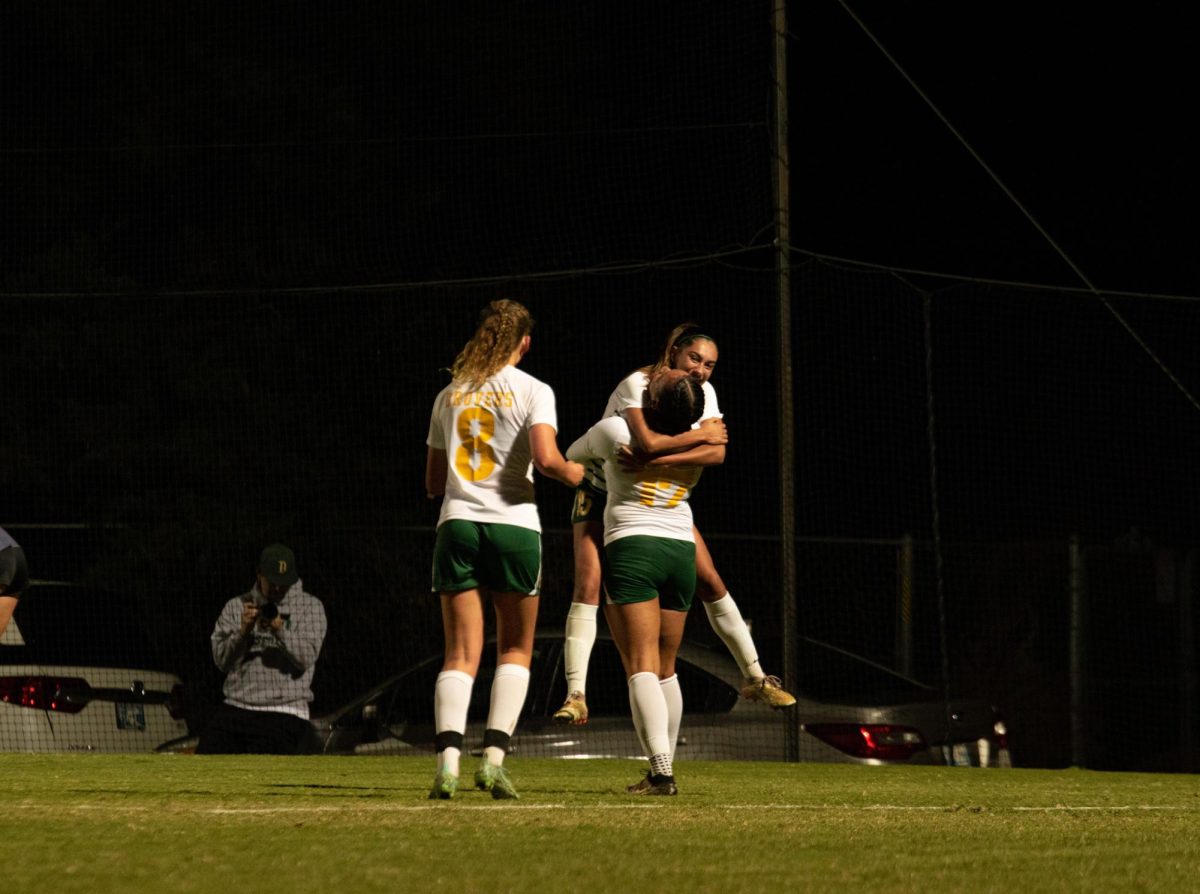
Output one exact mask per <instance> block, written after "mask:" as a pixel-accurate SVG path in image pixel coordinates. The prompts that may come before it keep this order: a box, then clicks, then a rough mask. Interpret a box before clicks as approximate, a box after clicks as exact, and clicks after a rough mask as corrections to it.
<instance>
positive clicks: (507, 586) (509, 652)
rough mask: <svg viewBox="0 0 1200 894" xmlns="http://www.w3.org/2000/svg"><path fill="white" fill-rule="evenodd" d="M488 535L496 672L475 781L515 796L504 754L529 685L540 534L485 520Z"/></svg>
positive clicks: (499, 795)
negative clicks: (506, 768)
mask: <svg viewBox="0 0 1200 894" xmlns="http://www.w3.org/2000/svg"><path fill="white" fill-rule="evenodd" d="M486 539H487V542H486V544H485V548H484V551H483V552H484V557H483V561H484V565H485V568H486V574H487V580H488V583H489V584H490V585H492V586H494V587H495V589H494V590H493V592H492V606H493V608H494V610H495V613H496V675H495V677H494V678H493V679H492V691H491V693H490V698H491V700H490V704H489V709H488V717H487V726H486V728H485V729H484V733H483V760H482V761H480V764H479V769H478V770H477V771H476V773H475V785H476V787H477V788H481V789H483V790H485V791H490V792H491V793H492V797H493V798H497V799H500V798H516V797H518V795H517V792H516V789H515V788H513V784H512V781H511V780H510V779H509V777H508V773H507V771H506V770H505V769H504V756H505V754H507V753H508V747H509V742H510V741H511V740H512V734H513V731H514V730H515V729H516V728H517V720H518V719H519V718H520V716H521V708H522V707H523V706H524V704H525V696H526V694H527V693H528V691H529V665H530V663H531V661H532V660H533V639H534V631H535V630H536V629H537V614H538V601H539V600H538V587H539V584H540V581H541V576H542V546H541V537H540V535H539V534H538V533H537V532H536V531H531V530H529V529H528V528H520V527H515V526H512V525H489V526H488V528H487V531H486Z"/></svg>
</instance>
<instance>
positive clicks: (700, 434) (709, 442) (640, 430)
mask: <svg viewBox="0 0 1200 894" xmlns="http://www.w3.org/2000/svg"><path fill="white" fill-rule="evenodd" d="M624 416H625V422H626V423H627V424H628V425H629V431H630V433H631V434H632V435H633V438H634V441H635V442H636V444H637V446H638V447H640V448H641V449H642V450H643V451H645V452H646V453H648V454H650V455H652V456H661V455H663V454H666V453H681V452H683V451H685V450H692V449H694V448H696V447H701V446H711V447H721V448H722V451H721V459H722V460H724V458H725V454H724V446H725V444H726V443H728V441H729V435H728V433H727V432H726V430H725V422H724V421H723V420H721V419H718V418H713V419H705V420H704V421H703V422H701V423H700V425H699V427H698V428H693V429H689V430H688V431H685V432H681V433H680V434H677V435H664V434H663V433H662V432H657V431H654V430H653V429H652V428H650V426H649V425H647V424H646V414H645V413H644V412H643V410H642V408H641V407H626V408H625V413H624ZM707 465H712V463H707Z"/></svg>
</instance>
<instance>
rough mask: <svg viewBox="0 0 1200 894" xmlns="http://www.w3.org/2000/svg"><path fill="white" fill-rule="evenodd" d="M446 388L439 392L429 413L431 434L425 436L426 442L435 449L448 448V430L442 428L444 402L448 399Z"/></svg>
mask: <svg viewBox="0 0 1200 894" xmlns="http://www.w3.org/2000/svg"><path fill="white" fill-rule="evenodd" d="M446 391H447V389H446V388H443V389H442V390H441V391H439V392H438V396H437V398H436V399H435V400H434V402H433V410H432V411H431V412H430V414H429V434H428V435H426V437H425V443H426V444H428V445H429V446H430V447H432V448H433V449H434V450H445V449H446V432H445V430H444V429H443V428H442V414H441V409H442V403H443V402H444V401H445V400H446Z"/></svg>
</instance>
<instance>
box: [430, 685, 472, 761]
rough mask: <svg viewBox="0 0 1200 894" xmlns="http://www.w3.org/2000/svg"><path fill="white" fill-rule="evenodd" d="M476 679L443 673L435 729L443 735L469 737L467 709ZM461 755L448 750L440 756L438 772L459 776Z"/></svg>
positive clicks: (435, 692)
mask: <svg viewBox="0 0 1200 894" xmlns="http://www.w3.org/2000/svg"><path fill="white" fill-rule="evenodd" d="M474 685H475V678H474V677H472V676H471V675H470V674H468V673H464V672H463V671H456V670H448V671H442V672H441V673H440V674H438V676H437V683H436V684H435V685H434V687H433V728H434V730H436V731H437V732H439V733H444V732H454V733H464V734H465V733H466V731H467V709H468V708H470V707H471V688H472V687H473V686H474ZM461 753H462V752H461V751H460V750H459V749H457V748H444V749H442V750H441V751H439V752H438V769H439V770H442V769H444V770H445V771H446V772H447V773H450V774H451V775H454V776H458V775H459V772H458V764H459V761H458V759H459V756H460V755H461Z"/></svg>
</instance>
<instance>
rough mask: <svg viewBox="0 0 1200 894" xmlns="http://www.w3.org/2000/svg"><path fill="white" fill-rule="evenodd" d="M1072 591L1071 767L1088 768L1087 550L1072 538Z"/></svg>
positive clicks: (1069, 556)
mask: <svg viewBox="0 0 1200 894" xmlns="http://www.w3.org/2000/svg"><path fill="white" fill-rule="evenodd" d="M1067 557H1068V559H1067V562H1068V575H1067V577H1068V584H1067V586H1068V591H1069V598H1070V605H1071V626H1070V644H1069V648H1070V664H1071V667H1070V680H1071V766H1073V767H1085V766H1087V752H1086V750H1085V748H1084V736H1085V727H1084V716H1083V712H1084V708H1085V702H1084V685H1085V672H1084V646H1085V641H1084V629H1083V598H1084V582H1083V575H1084V569H1083V550H1081V549H1080V547H1079V535H1078V534H1072V535H1071V539H1070V541H1068V544H1067Z"/></svg>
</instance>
